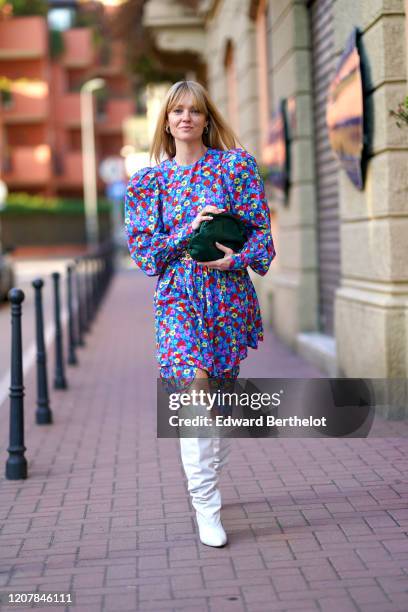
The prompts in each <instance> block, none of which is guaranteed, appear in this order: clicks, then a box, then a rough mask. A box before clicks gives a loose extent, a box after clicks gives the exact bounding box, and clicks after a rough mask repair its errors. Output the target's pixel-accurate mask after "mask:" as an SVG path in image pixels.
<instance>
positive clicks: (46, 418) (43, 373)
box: [32, 278, 52, 425]
mask: <svg viewBox="0 0 408 612" xmlns="http://www.w3.org/2000/svg"><path fill="white" fill-rule="evenodd" d="M43 285H44V281H43V280H42V279H41V278H37V279H35V280H34V281H33V282H32V286H33V287H34V290H35V327H36V337H37V411H36V413H35V422H36V423H37V425H45V424H49V423H52V412H51V410H50V405H49V399H48V382H47V354H46V349H45V342H44V317H43V306H42V295H41V290H42V288H43Z"/></svg>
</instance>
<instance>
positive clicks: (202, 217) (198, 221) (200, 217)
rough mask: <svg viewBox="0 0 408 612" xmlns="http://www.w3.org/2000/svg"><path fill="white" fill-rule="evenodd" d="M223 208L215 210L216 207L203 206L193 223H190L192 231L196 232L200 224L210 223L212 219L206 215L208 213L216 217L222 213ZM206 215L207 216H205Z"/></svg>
mask: <svg viewBox="0 0 408 612" xmlns="http://www.w3.org/2000/svg"><path fill="white" fill-rule="evenodd" d="M224 210H225V208H217V207H216V206H210V205H208V206H204V208H203V210H200V212H199V213H198V215H197V216H196V218H195V219H194V221H193V222H192V223H191V226H192V228H193V229H194V230H197V229H198V228H199V227H200V224H201V223H202V222H203V221H210V220H211V219H213V218H214V217H211V216H210V215H208V213H213V214H216V215H218V214H219V213H221V212H224ZM206 213H207V214H206Z"/></svg>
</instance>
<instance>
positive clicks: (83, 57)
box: [62, 28, 95, 68]
mask: <svg viewBox="0 0 408 612" xmlns="http://www.w3.org/2000/svg"><path fill="white" fill-rule="evenodd" d="M94 61H95V50H94V46H93V42H92V32H91V29H90V28H73V29H71V30H67V31H66V32H64V53H63V55H62V63H63V64H64V66H65V67H66V68H87V67H89V66H91V65H92V64H93V63H94Z"/></svg>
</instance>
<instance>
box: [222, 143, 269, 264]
mask: <svg viewBox="0 0 408 612" xmlns="http://www.w3.org/2000/svg"><path fill="white" fill-rule="evenodd" d="M223 161H224V163H223V170H222V171H223V173H224V175H223V176H224V187H225V189H226V191H227V193H226V197H227V200H229V204H230V210H231V212H232V213H233V214H236V215H238V216H239V217H240V218H241V219H242V221H244V223H245V225H246V228H247V236H248V238H247V242H246V243H245V245H244V247H243V248H242V249H241V251H239V252H238V253H235V254H234V255H233V256H232V257H233V263H232V264H231V267H230V268H229V269H230V270H240V269H244V268H246V267H247V266H250V267H251V268H252V270H253V271H254V272H256V273H257V274H259V275H260V276H264V275H265V274H266V273H267V271H268V269H269V266H270V265H271V262H272V260H273V258H274V257H275V255H276V252H275V247H274V244H273V239H272V235H271V220H270V216H269V206H268V203H267V200H266V196H265V190H264V185H263V181H262V178H261V177H260V175H259V170H258V166H257V164H256V161H255V158H254V157H253V155H250V153H248V152H247V151H245V150H243V149H238V148H236V149H230V150H229V151H226V152H225V154H224V160H223Z"/></svg>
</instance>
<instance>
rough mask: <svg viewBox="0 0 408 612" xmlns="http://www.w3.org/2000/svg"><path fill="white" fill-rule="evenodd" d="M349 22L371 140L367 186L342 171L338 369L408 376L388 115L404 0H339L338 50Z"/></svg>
mask: <svg viewBox="0 0 408 612" xmlns="http://www.w3.org/2000/svg"><path fill="white" fill-rule="evenodd" d="M353 25H357V26H359V28H360V30H361V32H362V33H363V36H362V48H363V61H364V62H365V64H366V74H367V76H368V79H367V83H366V85H367V94H366V96H367V97H366V101H367V109H368V112H369V114H370V115H369V116H370V129H371V131H372V142H371V146H370V161H369V163H368V169H367V178H366V184H365V189H364V191H358V190H357V189H356V188H355V187H354V186H353V185H352V184H351V182H350V181H349V180H348V178H347V177H346V175H345V173H344V172H340V173H339V188H340V217H341V260H342V280H341V286H340V288H339V289H338V291H337V294H336V302H335V333H336V340H337V363H338V374H339V375H341V376H343V375H344V376H350V377H372V378H376V377H378V378H382V377H390V378H393V377H407V372H408V361H407V352H408V350H407V349H408V342H407V318H408V317H407V312H408V240H407V235H408V204H407V199H408V172H407V168H408V127H407V128H403V129H399V128H398V127H397V126H396V123H395V120H394V119H393V118H392V117H390V114H389V111H390V109H395V108H396V107H397V106H398V104H399V103H400V102H401V101H402V100H403V99H404V98H405V96H406V95H407V72H406V31H405V11H404V1H403V0H376V1H375V2H359V3H356V2H355V0H338V1H337V2H336V3H335V29H336V47H337V49H338V51H339V52H341V50H342V48H343V46H344V43H345V41H346V39H347V36H348V35H349V32H350V31H351V28H352V26H353Z"/></svg>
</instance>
